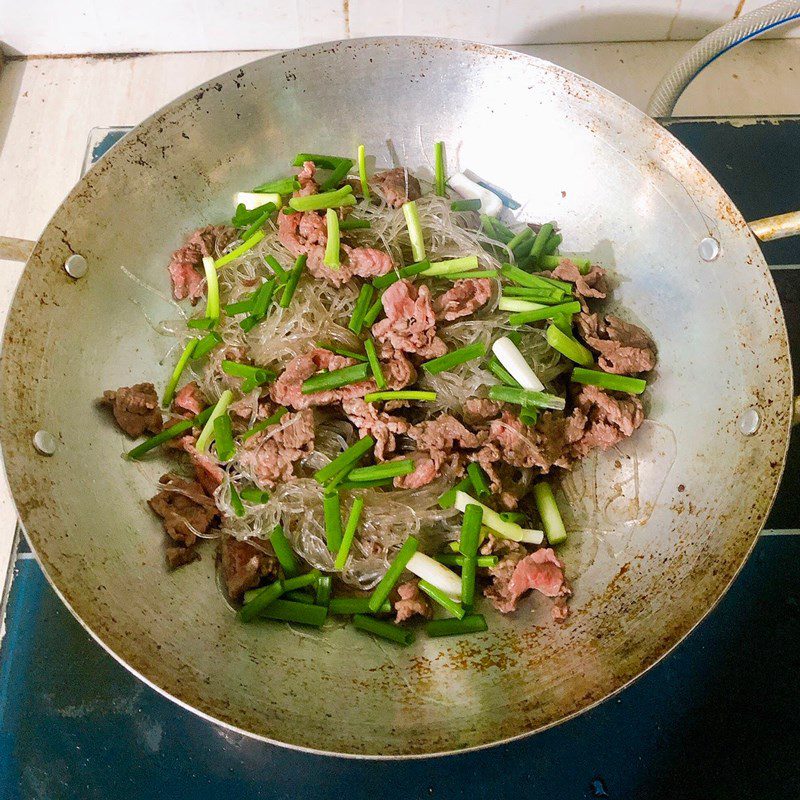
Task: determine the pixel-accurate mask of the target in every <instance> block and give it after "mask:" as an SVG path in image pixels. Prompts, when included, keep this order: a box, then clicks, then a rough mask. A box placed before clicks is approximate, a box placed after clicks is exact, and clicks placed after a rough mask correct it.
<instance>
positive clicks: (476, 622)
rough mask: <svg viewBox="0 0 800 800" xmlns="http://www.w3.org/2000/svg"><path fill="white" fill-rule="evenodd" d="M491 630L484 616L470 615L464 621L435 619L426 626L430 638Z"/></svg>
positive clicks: (463, 618)
mask: <svg viewBox="0 0 800 800" xmlns="http://www.w3.org/2000/svg"><path fill="white" fill-rule="evenodd" d="M487 630H489V626H488V625H487V624H486V620H485V619H484V616H483V614H469V615H467V616H465V617H462V619H434V620H431V621H430V622H429V623H428V624H427V625H426V626H425V633H427V634H428V636H434V637H435V636H460V635H462V634H465V633H482V632H483V631H487Z"/></svg>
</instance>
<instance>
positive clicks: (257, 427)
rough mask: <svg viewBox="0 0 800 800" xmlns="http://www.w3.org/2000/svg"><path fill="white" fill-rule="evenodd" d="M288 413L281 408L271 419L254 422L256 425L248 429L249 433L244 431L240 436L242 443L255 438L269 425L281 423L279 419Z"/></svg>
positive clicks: (285, 409)
mask: <svg viewBox="0 0 800 800" xmlns="http://www.w3.org/2000/svg"><path fill="white" fill-rule="evenodd" d="M288 411H289V409H288V408H284V407H283V406H281V407H280V408H278V409H277V410H276V411H275V413H274V414H273V415H272V416H271V417H268V418H267V419H262V420H261V421H260V422H256V424H255V425H253V427H252V428H250V430H249V431H245V432H244V433H243V434H242V441H243V442H246V441H247V440H248V439H249V438H250V437H251V436H255V435H256V434H257V433H260V432H261V431H265V430H266V429H267V428H269V427H270V426H271V425H277V424H278V423H279V422H280V421H281V417H282V416H283V415H284V414H286V413H288Z"/></svg>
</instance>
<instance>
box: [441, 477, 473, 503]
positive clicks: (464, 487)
mask: <svg viewBox="0 0 800 800" xmlns="http://www.w3.org/2000/svg"><path fill="white" fill-rule="evenodd" d="M471 489H473V486H472V479H471V478H470V477H466V478H463V479H462V480H461V481H459V482H458V483H457V484H456V485H455V486H453V487H452V488H451V489H448V490H447V491H446V492H445V493H444V494H441V495H439V499H438V500H437V502H438V503H439V508H452V507H453V505H454V504H455V502H456V492H469V491H470V490H471Z"/></svg>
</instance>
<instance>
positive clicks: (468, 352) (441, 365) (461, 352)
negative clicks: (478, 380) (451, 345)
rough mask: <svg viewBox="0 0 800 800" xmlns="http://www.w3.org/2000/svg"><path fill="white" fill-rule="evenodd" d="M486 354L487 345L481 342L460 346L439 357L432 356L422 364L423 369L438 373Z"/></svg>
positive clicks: (434, 373) (430, 372)
mask: <svg viewBox="0 0 800 800" xmlns="http://www.w3.org/2000/svg"><path fill="white" fill-rule="evenodd" d="M485 355H486V346H485V345H484V344H482V343H481V342H476V343H475V344H468V345H467V346H466V347H459V348H458V349H456V350H451V351H450V352H449V353H445V354H444V355H443V356H439V358H432V359H431V360H430V361H426V362H425V363H424V364H423V365H422V369H424V370H425V372H427V373H428V374H429V375H438V374H439V373H440V372H447V371H449V370H451V369H453V367H457V366H458V365H459V364H465V363H466V362H467V361H472V360H473V359H474V358H481V357H483V356H485Z"/></svg>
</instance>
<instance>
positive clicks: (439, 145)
mask: <svg viewBox="0 0 800 800" xmlns="http://www.w3.org/2000/svg"><path fill="white" fill-rule="evenodd" d="M433 162H434V187H435V191H436V194H437V195H439V197H445V196H446V195H447V175H446V174H445V166H444V142H436V144H434V146H433Z"/></svg>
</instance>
